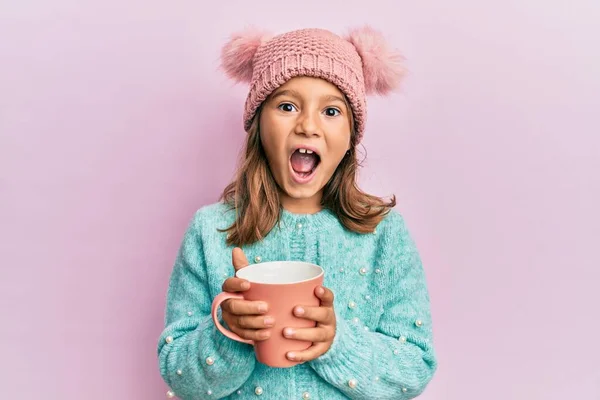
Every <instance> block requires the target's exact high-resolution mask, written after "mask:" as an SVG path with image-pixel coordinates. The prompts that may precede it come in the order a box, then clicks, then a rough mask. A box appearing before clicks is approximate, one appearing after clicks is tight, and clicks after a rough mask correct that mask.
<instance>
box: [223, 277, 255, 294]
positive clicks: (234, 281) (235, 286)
mask: <svg viewBox="0 0 600 400" xmlns="http://www.w3.org/2000/svg"><path fill="white" fill-rule="evenodd" d="M248 289H250V282H248V281H247V280H245V279H240V278H227V279H225V282H223V291H224V292H244V291H246V290H248Z"/></svg>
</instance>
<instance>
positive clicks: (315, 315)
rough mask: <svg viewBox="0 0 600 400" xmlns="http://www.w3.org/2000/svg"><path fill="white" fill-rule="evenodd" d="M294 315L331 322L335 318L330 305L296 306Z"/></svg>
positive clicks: (326, 322) (325, 322)
mask: <svg viewBox="0 0 600 400" xmlns="http://www.w3.org/2000/svg"><path fill="white" fill-rule="evenodd" d="M294 315H295V316H296V317H298V318H302V319H309V320H311V321H316V322H321V323H324V324H330V323H332V322H333V320H334V311H333V308H329V307H306V306H297V307H294Z"/></svg>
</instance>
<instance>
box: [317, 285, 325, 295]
mask: <svg viewBox="0 0 600 400" xmlns="http://www.w3.org/2000/svg"><path fill="white" fill-rule="evenodd" d="M323 293H325V289H323V288H322V287H319V288H317V294H318V295H319V296H320V295H322V294H323Z"/></svg>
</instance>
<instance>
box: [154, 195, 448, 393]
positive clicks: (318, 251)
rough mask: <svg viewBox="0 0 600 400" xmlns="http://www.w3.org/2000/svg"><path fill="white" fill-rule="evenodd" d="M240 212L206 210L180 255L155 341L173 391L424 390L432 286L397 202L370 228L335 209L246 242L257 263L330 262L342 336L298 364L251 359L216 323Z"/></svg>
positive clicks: (247, 348) (328, 283) (286, 216)
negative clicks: (230, 236)
mask: <svg viewBox="0 0 600 400" xmlns="http://www.w3.org/2000/svg"><path fill="white" fill-rule="evenodd" d="M234 218H235V212H234V211H229V208H228V206H226V205H224V204H222V203H216V204H212V205H209V206H205V207H202V208H201V209H199V210H198V211H197V212H196V214H195V215H194V218H193V219H192V221H191V223H190V224H189V226H188V228H187V231H186V233H185V235H184V238H183V242H182V244H181V247H180V250H179V252H178V254H177V258H176V261H175V265H174V267H173V271H172V274H171V279H170V283H169V288H168V293H167V306H166V317H165V329H164V331H163V332H162V334H161V336H160V339H159V344H158V357H159V364H160V372H161V375H162V377H163V379H164V380H165V382H166V383H167V384H168V385H169V387H170V388H171V389H170V390H171V391H170V393H169V395H170V396H173V395H174V396H176V397H178V398H180V399H184V400H199V399H240V400H241V399H254V400H271V399H272V400H288V399H289V400H291V399H299V400H300V399H311V400H335V399H348V398H349V399H356V400H359V399H364V400H385V399H390V400H391V399H393V400H402V399H411V398H414V397H416V396H418V395H419V394H420V393H421V392H422V391H423V390H424V389H425V387H426V385H427V384H428V383H429V381H430V380H431V378H432V376H433V374H434V372H435V370H436V368H437V361H436V356H435V353H434V349H433V342H432V324H431V314H430V305H429V293H428V289H427V286H426V280H425V274H424V270H423V267H422V263H421V259H420V256H419V254H418V252H417V249H416V246H415V244H414V241H413V240H412V238H411V236H410V234H409V232H408V231H407V228H406V225H405V223H404V220H403V218H402V217H401V215H400V214H399V213H398V212H397V211H395V210H392V211H391V212H390V213H389V214H388V215H387V216H386V217H385V218H384V219H383V220H382V221H381V222H380V223H379V225H378V226H377V229H376V230H375V232H374V233H369V234H359V233H354V232H352V231H349V230H347V229H346V228H344V226H343V225H342V224H341V223H340V222H339V220H338V218H337V217H336V216H335V214H334V213H332V212H331V211H329V210H327V209H324V210H322V211H319V212H318V213H316V214H293V213H290V212H288V211H286V210H282V212H281V216H280V221H279V223H278V224H276V225H275V227H274V228H273V229H272V230H271V231H270V232H269V234H268V235H267V236H266V237H265V238H264V239H263V240H261V241H259V242H256V243H253V244H251V245H247V246H243V247H242V249H243V250H244V252H245V254H246V256H247V258H248V260H249V261H250V263H256V262H265V261H281V260H298V261H306V262H310V263H314V264H317V265H320V266H321V267H322V268H323V269H324V270H325V276H324V286H325V287H327V288H329V289H331V290H332V291H333V293H334V295H335V300H334V309H335V314H336V319H337V327H336V334H335V338H334V340H333V343H332V345H331V347H330V349H329V350H328V351H327V352H326V353H325V354H324V355H322V356H321V357H319V358H317V359H315V360H312V361H309V362H305V363H303V364H299V365H296V366H294V367H291V368H272V367H268V366H266V365H263V364H261V363H260V362H258V361H257V360H256V357H255V354H254V348H253V347H252V346H251V345H248V344H245V343H240V342H236V341H233V340H231V339H228V338H227V337H225V336H224V335H223V334H222V333H220V332H219V331H218V330H217V329H216V328H215V326H214V323H213V321H212V319H211V316H210V310H211V303H212V300H213V299H214V297H215V296H216V295H217V294H219V293H220V292H221V286H222V284H223V281H224V280H225V279H227V278H228V277H231V276H233V275H234V268H233V266H232V262H231V252H232V249H233V247H234V246H229V245H227V244H226V233H224V232H219V230H218V229H223V228H227V227H229V226H230V225H231V224H232V223H233V222H234Z"/></svg>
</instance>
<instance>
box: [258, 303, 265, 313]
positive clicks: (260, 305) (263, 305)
mask: <svg viewBox="0 0 600 400" xmlns="http://www.w3.org/2000/svg"><path fill="white" fill-rule="evenodd" d="M258 311H259V312H266V311H267V305H266V304H265V303H260V304H259V305H258Z"/></svg>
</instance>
